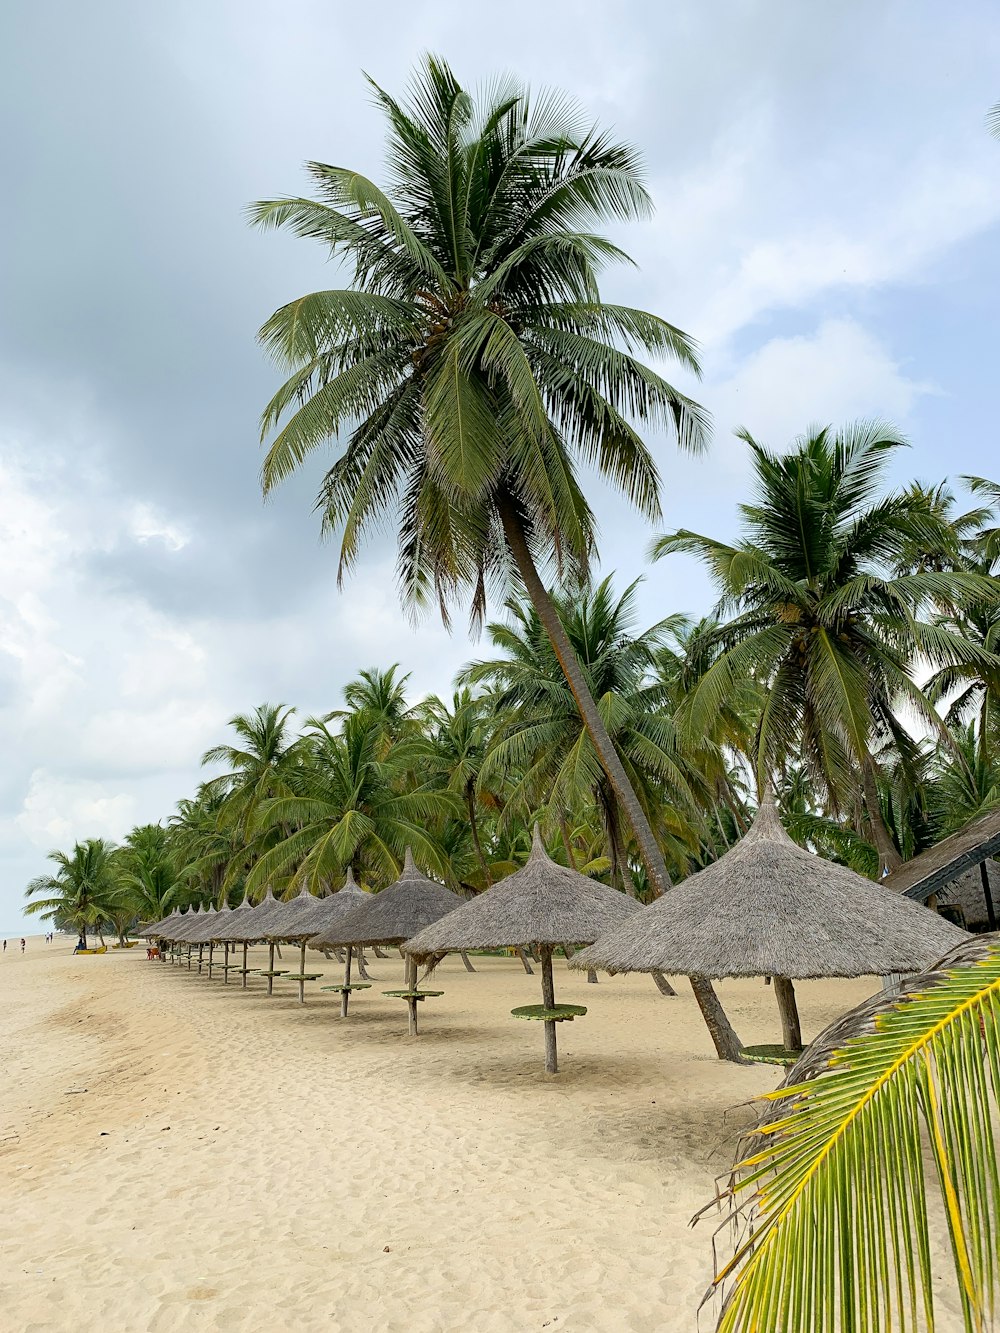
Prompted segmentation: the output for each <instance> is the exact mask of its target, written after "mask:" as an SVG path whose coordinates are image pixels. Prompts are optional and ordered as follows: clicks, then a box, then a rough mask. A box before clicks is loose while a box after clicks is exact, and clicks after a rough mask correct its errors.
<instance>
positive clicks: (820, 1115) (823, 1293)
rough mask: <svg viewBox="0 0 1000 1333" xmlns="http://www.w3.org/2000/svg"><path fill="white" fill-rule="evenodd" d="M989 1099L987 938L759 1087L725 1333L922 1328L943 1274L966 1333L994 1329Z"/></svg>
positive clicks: (955, 953)
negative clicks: (760, 1106) (763, 1090)
mask: <svg viewBox="0 0 1000 1333" xmlns="http://www.w3.org/2000/svg"><path fill="white" fill-rule="evenodd" d="M998 1096H1000V938H998V937H997V936H995V935H992V936H983V937H979V938H975V939H970V940H968V941H965V942H963V943H962V944H960V945H958V946H957V947H956V948H955V949H953V950H952V951H951V952H950V953H949V954H948V955H947V956H946V957H945V958H944V959H943V960H942V961H941V963H940V964H938V966H937V967H936V968H935V969H934V970H933V971H931V972H928V973H924V974H922V975H919V976H916V977H912V978H910V979H909V980H907V981H906V982H905V983H904V985H903V987H902V992H901V994H899V995H895V996H888V997H887V996H885V995H879V996H876V997H875V999H873V1000H870V1001H868V1002H867V1003H866V1004H863V1005H861V1006H859V1008H857V1009H855V1010H854V1011H852V1012H851V1013H850V1014H848V1015H847V1016H846V1017H845V1018H843V1019H841V1020H839V1021H838V1022H837V1023H835V1024H834V1025H833V1026H832V1027H831V1028H829V1029H828V1030H827V1031H826V1032H825V1033H824V1034H823V1035H822V1036H821V1037H820V1038H818V1039H817V1041H816V1042H814V1043H813V1045H812V1046H811V1047H810V1048H809V1050H808V1051H807V1052H806V1053H805V1055H804V1056H803V1057H802V1059H801V1060H800V1061H799V1062H798V1064H797V1065H795V1066H794V1068H793V1069H792V1070H791V1071H790V1072H789V1075H788V1078H787V1079H786V1081H785V1083H784V1084H783V1085H782V1087H781V1088H779V1089H778V1091H777V1092H775V1093H772V1094H770V1097H769V1100H770V1102H771V1106H770V1108H769V1109H768V1111H767V1112H766V1113H765V1116H764V1119H763V1121H762V1123H761V1124H760V1125H759V1126H758V1128H757V1129H756V1130H754V1131H753V1133H752V1134H751V1136H750V1139H749V1151H748V1153H747V1155H746V1156H744V1157H743V1159H742V1160H741V1161H739V1162H738V1163H737V1165H736V1166H735V1168H734V1171H733V1175H732V1178H731V1180H730V1182H729V1185H728V1188H727V1189H726V1190H725V1191H724V1193H723V1196H722V1202H723V1203H724V1204H726V1205H728V1206H729V1209H730V1223H731V1224H732V1228H733V1237H734V1244H733V1247H732V1253H731V1256H730V1257H729V1258H728V1260H727V1261H726V1262H724V1263H722V1264H721V1265H718V1266H717V1272H716V1276H715V1280H714V1282H713V1286H712V1288H711V1289H710V1292H709V1296H711V1295H712V1293H713V1292H716V1293H721V1294H722V1295H723V1300H724V1304H723V1308H722V1313H721V1317H720V1319H719V1323H718V1328H719V1330H720V1331H721V1333H749V1331H750V1330H760V1333H764V1331H765V1330H766V1333H882V1331H883V1330H890V1329H892V1330H897V1329H898V1330H900V1333H910V1330H917V1329H928V1330H931V1329H933V1327H934V1316H935V1300H936V1295H937V1292H938V1289H939V1287H940V1284H941V1282H942V1281H948V1282H949V1284H953V1285H954V1287H955V1289H956V1291H957V1297H958V1302H959V1304H960V1306H961V1310H962V1314H963V1319H964V1324H965V1327H966V1329H967V1330H970V1333H985V1330H987V1329H989V1328H991V1327H993V1318H994V1314H995V1311H996V1295H997V1286H998V1281H1000V1268H998V1264H1000V1165H998V1156H1000V1152H998V1150H1000V1129H998V1120H997V1106H998ZM706 1299H707V1298H706Z"/></svg>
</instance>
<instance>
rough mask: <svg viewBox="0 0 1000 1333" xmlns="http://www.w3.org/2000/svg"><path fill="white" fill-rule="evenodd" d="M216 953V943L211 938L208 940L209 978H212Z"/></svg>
mask: <svg viewBox="0 0 1000 1333" xmlns="http://www.w3.org/2000/svg"><path fill="white" fill-rule="evenodd" d="M214 953H215V945H214V944H213V943H212V941H211V940H209V942H208V979H209V981H211V980H212V956H213V954H214Z"/></svg>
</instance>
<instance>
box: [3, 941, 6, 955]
mask: <svg viewBox="0 0 1000 1333" xmlns="http://www.w3.org/2000/svg"><path fill="white" fill-rule="evenodd" d="M3 951H4V953H6V952H7V941H6V940H4V942H3Z"/></svg>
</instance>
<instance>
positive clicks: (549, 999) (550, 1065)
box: [539, 944, 559, 1074]
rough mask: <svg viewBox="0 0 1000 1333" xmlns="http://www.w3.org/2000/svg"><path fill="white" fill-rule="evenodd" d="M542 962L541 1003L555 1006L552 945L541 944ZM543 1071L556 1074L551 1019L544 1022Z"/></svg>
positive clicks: (554, 1043)
mask: <svg viewBox="0 0 1000 1333" xmlns="http://www.w3.org/2000/svg"><path fill="white" fill-rule="evenodd" d="M539 952H540V954H541V964H542V1003H543V1004H544V1005H545V1008H546V1009H554V1008H555V1007H556V988H555V984H554V982H553V980H552V946H551V945H550V944H543V945H542V947H541V949H540V950H539ZM545 1072H546V1074H558V1072H559V1062H558V1060H557V1058H556V1025H555V1023H554V1022H553V1021H552V1020H551V1019H547V1020H546V1022H545Z"/></svg>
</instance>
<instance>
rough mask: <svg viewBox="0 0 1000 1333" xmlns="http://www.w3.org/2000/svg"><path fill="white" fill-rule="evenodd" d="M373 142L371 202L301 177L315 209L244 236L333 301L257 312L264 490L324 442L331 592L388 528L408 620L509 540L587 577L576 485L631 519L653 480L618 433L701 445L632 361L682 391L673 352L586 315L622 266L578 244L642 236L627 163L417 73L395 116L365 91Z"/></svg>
mask: <svg viewBox="0 0 1000 1333" xmlns="http://www.w3.org/2000/svg"><path fill="white" fill-rule="evenodd" d="M372 88H373V92H374V98H375V102H376V105H377V106H378V107H379V108H380V109H381V110H382V112H383V113H384V115H385V117H386V120H387V122H388V145H387V146H388V163H389V181H388V183H387V185H386V188H385V190H383V189H380V188H379V187H378V186H377V185H375V184H374V183H373V182H372V181H371V180H369V179H368V178H367V177H365V176H363V175H361V174H359V173H358V172H356V171H352V170H349V169H347V168H344V167H338V166H330V165H327V164H324V163H320V162H311V163H309V164H308V167H307V170H308V172H309V175H310V177H311V180H312V183H313V187H314V192H315V197H314V198H283V199H274V200H267V201H262V202H259V203H257V204H255V205H253V207H252V208H251V210H250V216H251V218H252V220H253V221H254V222H255V223H257V224H259V225H261V226H265V227H287V228H290V229H291V230H292V231H294V232H295V233H296V234H297V235H299V236H303V237H309V238H312V239H315V240H318V241H320V242H321V243H322V244H323V245H325V246H327V247H328V248H329V250H330V252H331V254H332V255H333V256H336V257H338V258H339V259H341V261H342V262H343V263H344V264H345V266H346V267H347V270H348V272H349V275H350V279H351V285H350V287H349V288H348V289H346V290H333V291H323V292H314V293H311V294H310V295H307V296H304V297H301V298H300V299H299V300H296V301H293V302H291V303H290V304H289V305H286V306H283V307H282V308H281V309H279V310H277V311H276V312H275V313H274V314H273V315H272V316H271V318H270V319H269V320H268V321H267V322H266V323H265V324H264V326H263V328H262V329H261V335H260V336H261V340H262V342H263V344H264V345H265V346H266V347H267V348H268V350H269V351H270V352H271V353H272V354H273V355H274V357H275V359H276V360H277V362H278V363H279V364H280V365H281V366H282V367H284V368H285V369H286V370H287V371H288V372H289V375H288V378H287V380H286V381H285V383H284V384H283V385H282V386H281V388H280V389H279V390H278V392H277V393H276V394H275V396H274V398H273V399H272V400H271V402H270V403H269V404H268V406H267V408H266V409H265V411H264V414H263V419H262V429H263V436H264V438H265V439H267V438H268V437H269V436H270V435H271V433H272V432H273V431H275V430H276V431H277V434H276V435H275V436H274V438H273V440H272V441H271V443H270V447H269V449H268V452H267V456H266V458H265V461H264V465H263V471H262V480H263V485H264V489H265V491H268V490H270V489H271V488H272V487H274V486H275V485H277V484H278V483H279V482H281V481H282V480H284V479H285V478H286V477H287V476H289V475H290V474H291V473H292V472H294V471H295V470H296V469H297V468H298V467H299V466H300V465H301V464H302V462H303V460H304V459H305V458H306V457H307V455H309V454H310V453H311V452H312V451H313V450H315V449H316V448H318V447H319V446H320V445H321V444H323V443H324V442H325V441H327V440H328V439H330V438H332V437H335V436H337V437H340V434H341V432H345V436H344V438H343V443H342V447H341V452H340V454H339V457H338V458H337V460H336V461H335V463H334V464H333V466H332V467H331V469H330V470H329V472H328V473H327V475H326V478H325V480H324V483H323V488H322V492H321V495H320V499H319V507H320V508H321V510H322V512H323V516H324V523H325V526H326V528H327V529H328V530H330V531H336V532H338V533H339V534H340V537H341V548H340V573H341V576H343V574H344V572H345V571H347V570H348V569H349V568H350V567H351V565H352V564H353V563H354V561H355V559H356V557H357V555H358V551H359V548H360V545H361V542H362V540H363V539H364V537H365V536H366V535H367V534H369V533H370V532H371V531H373V530H374V529H376V528H378V527H379V526H380V525H381V524H382V523H383V522H384V521H386V520H388V518H389V515H390V512H391V511H393V510H395V521H396V524H397V527H398V534H399V542H398V553H399V577H400V584H401V588H402V591H403V594H404V598H405V599H406V600H407V601H408V602H409V603H410V604H412V605H421V604H423V603H425V602H426V601H427V600H428V598H429V596H430V595H434V596H435V597H436V598H437V601H438V603H439V605H440V607H441V611H442V614H443V615H445V617H447V614H448V611H447V608H448V606H449V604H450V603H451V602H452V601H453V600H454V599H455V598H456V597H457V595H458V594H459V593H461V592H463V591H467V590H470V589H471V590H472V594H473V595H472V602H471V605H472V614H473V616H474V618H478V617H481V616H482V614H483V612H484V610H485V597H486V589H487V586H488V584H490V583H491V582H495V583H497V584H501V585H502V584H503V583H504V581H505V580H506V577H507V573H508V561H509V555H508V552H507V549H506V546H505V541H504V534H505V532H507V533H509V525H510V524H511V523H514V524H515V525H516V526H517V528H518V530H519V531H520V532H521V533H522V535H523V536H525V537H526V538H527V541H528V543H529V546H530V547H531V549H532V551H533V553H534V554H535V556H536V558H538V557H540V558H541V559H542V560H548V559H550V558H554V559H555V561H556V563H557V564H558V565H559V566H560V567H561V568H564V567H568V568H569V569H571V570H575V571H580V570H582V569H583V568H585V567H586V564H587V561H588V557H589V556H590V554H591V551H592V547H593V541H594V526H593V520H592V515H591V511H590V508H589V506H588V504H587V501H586V499H585V497H584V495H583V492H582V490H581V487H580V484H579V479H578V475H577V474H578V469H579V467H580V465H581V464H583V465H591V466H596V467H597V469H598V470H599V471H600V472H601V473H602V474H603V475H604V476H605V477H606V478H608V479H609V480H610V481H611V482H612V483H613V484H615V485H616V486H617V487H618V488H619V489H620V490H621V491H622V492H623V493H624V494H625V495H626V496H627V497H628V498H629V499H630V500H631V501H632V503H633V504H634V505H635V506H636V507H637V508H638V509H639V510H640V512H641V513H643V514H644V515H646V516H647V517H650V518H655V517H656V516H657V515H658V513H659V499H658V491H659V478H658V473H657V468H656V464H655V462H654V460H653V457H652V455H651V454H650V452H649V450H648V449H647V447H646V445H645V444H644V443H643V441H642V439H641V438H640V437H639V435H638V434H637V432H636V429H635V427H634V425H633V424H632V423H633V422H634V421H645V422H649V423H651V424H654V425H658V426H661V427H665V428H667V429H669V430H671V431H672V432H673V433H674V434H675V436H676V438H677V440H678V442H679V443H680V444H681V445H682V446H684V447H687V448H699V447H701V446H702V445H703V443H704V441H705V433H706V428H707V418H706V416H705V414H704V412H703V411H702V409H701V408H700V407H698V405H697V404H695V403H694V402H692V401H691V400H690V399H689V398H687V397H686V396H685V395H684V394H683V393H681V392H679V391H678V390H677V389H675V388H674V387H672V386H671V385H670V384H669V383H667V381H666V380H664V379H663V378H662V377H661V376H660V375H659V374H657V373H655V372H654V371H653V370H651V369H650V368H648V367H647V366H646V365H645V364H644V363H643V362H642V361H641V360H640V359H639V357H640V356H642V355H648V356H653V357H659V358H664V357H665V358H671V359H673V360H676V361H678V362H680V363H681V364H682V365H683V366H684V367H685V368H687V369H688V370H690V371H694V372H697V370H698V363H697V358H696V353H695V349H694V345H693V343H692V341H691V340H690V339H689V338H688V337H687V336H686V335H685V334H683V333H682V332H681V331H680V330H679V329H677V328H675V327H674V326H673V325H671V324H668V323H667V322H666V321H665V320H663V319H660V318H658V317H657V316H655V315H651V314H648V313H646V312H645V311H641V310H635V309H631V308H629V307H625V306H619V305H611V304H606V303H604V302H603V301H602V300H601V295H600V289H599V285H598V278H599V275H600V272H601V269H602V268H603V267H604V265H606V264H607V263H609V262H620V261H623V260H625V259H626V258H627V256H625V255H624V253H623V252H622V251H621V250H620V249H618V247H617V246H615V245H613V244H612V243H611V242H610V241H608V240H607V239H606V238H605V237H604V236H603V235H600V234H599V233H598V231H597V230H595V228H598V227H600V226H601V225H602V224H604V223H607V222H618V221H622V220H626V219H632V218H637V217H643V216H645V215H647V214H648V213H649V211H650V200H649V196H648V193H647V191H646V188H645V185H644V183H643V180H642V170H641V164H640V160H639V157H638V154H637V153H636V151H635V150H634V149H633V148H631V147H630V146H629V145H627V144H623V143H618V142H616V141H615V140H614V139H613V138H612V137H611V136H610V135H608V134H606V133H604V132H601V131H599V130H598V129H596V128H593V127H591V126H590V125H589V124H588V123H587V121H586V120H585V119H584V117H583V116H582V114H581V112H580V111H579V109H578V108H577V107H576V106H575V105H574V104H573V103H572V102H571V101H569V100H568V99H567V98H565V97H563V96H560V95H558V94H555V93H542V94H541V95H539V96H536V97H532V96H530V95H529V93H528V91H527V90H526V89H525V88H524V87H522V86H520V85H519V84H517V83H515V82H513V81H511V80H501V81H499V82H497V83H495V84H493V85H492V86H490V87H488V88H487V89H486V90H485V91H484V92H483V93H482V95H481V96H480V97H479V98H478V99H474V98H473V97H472V96H470V95H469V93H467V92H466V91H465V90H464V89H463V88H462V87H461V86H460V84H459V83H458V81H457V80H456V78H455V76H454V74H453V73H452V71H451V70H450V69H449V67H448V66H447V65H446V64H444V63H443V62H442V61H441V60H439V59H437V58H435V57H428V58H427V60H426V61H425V63H424V65H423V66H422V67H421V69H420V70H419V72H418V74H417V75H416V77H415V79H414V81H413V84H412V87H411V89H410V93H409V97H408V99H406V100H404V101H398V100H396V99H395V98H393V97H391V96H390V95H389V94H388V93H387V92H385V91H384V90H383V89H381V88H379V87H378V86H377V85H375V84H374V83H373V84H372Z"/></svg>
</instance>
